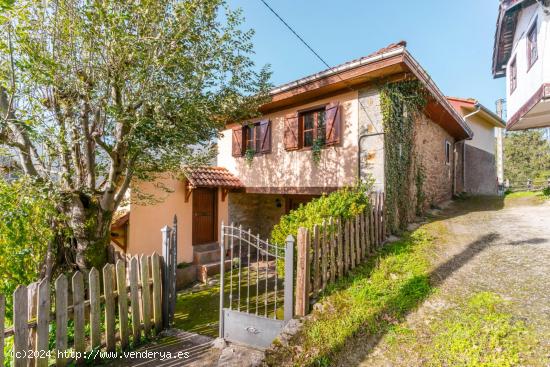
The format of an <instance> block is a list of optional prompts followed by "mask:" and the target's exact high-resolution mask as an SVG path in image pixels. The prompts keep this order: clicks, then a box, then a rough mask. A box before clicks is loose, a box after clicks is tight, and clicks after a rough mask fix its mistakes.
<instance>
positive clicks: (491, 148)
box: [466, 115, 495, 154]
mask: <svg viewBox="0 0 550 367" xmlns="http://www.w3.org/2000/svg"><path fill="white" fill-rule="evenodd" d="M468 124H469V125H470V128H471V129H472V131H473V132H474V137H473V139H472V140H466V144H467V145H470V146H472V147H476V148H478V149H481V150H484V151H486V152H487V153H490V154H495V128H494V127H493V125H491V124H489V123H487V122H486V121H485V120H483V119H482V118H481V117H480V116H479V115H473V116H472V117H470V118H468Z"/></svg>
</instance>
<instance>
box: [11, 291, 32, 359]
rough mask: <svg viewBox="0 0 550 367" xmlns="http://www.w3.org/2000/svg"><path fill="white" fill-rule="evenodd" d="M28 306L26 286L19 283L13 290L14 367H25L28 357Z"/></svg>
mask: <svg viewBox="0 0 550 367" xmlns="http://www.w3.org/2000/svg"><path fill="white" fill-rule="evenodd" d="M28 306H29V296H28V290H27V287H25V286H22V285H20V286H18V287H17V289H15V292H13V331H14V336H13V350H14V352H16V353H17V354H16V355H15V356H14V358H13V362H14V364H13V365H14V366H15V367H27V363H28V359H29V358H28V350H29V327H28V326H27V320H28V315H29V311H28Z"/></svg>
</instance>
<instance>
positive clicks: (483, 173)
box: [465, 145, 498, 195]
mask: <svg viewBox="0 0 550 367" xmlns="http://www.w3.org/2000/svg"><path fill="white" fill-rule="evenodd" d="M465 164H466V167H465V168H466V175H465V191H466V192H467V193H470V194H479V195H496V194H497V192H498V185H497V169H496V162H495V156H494V154H491V153H489V152H486V151H485V150H482V149H478V148H476V147H473V146H471V145H466V159H465Z"/></svg>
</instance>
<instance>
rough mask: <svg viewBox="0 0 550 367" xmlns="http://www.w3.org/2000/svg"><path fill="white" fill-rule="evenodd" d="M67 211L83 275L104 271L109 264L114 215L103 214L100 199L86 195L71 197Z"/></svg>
mask: <svg viewBox="0 0 550 367" xmlns="http://www.w3.org/2000/svg"><path fill="white" fill-rule="evenodd" d="M65 208H66V209H65V213H64V214H66V215H67V217H68V225H69V227H70V229H71V231H72V248H73V251H74V259H75V262H76V266H77V267H78V269H79V270H83V271H86V270H89V269H91V268H92V267H96V268H97V269H101V268H102V267H103V265H105V263H106V262H107V247H108V245H109V240H110V227H111V218H112V216H113V212H112V211H105V210H103V209H102V208H101V206H100V205H99V198H97V197H93V196H92V197H90V196H88V195H86V194H83V193H80V194H79V193H75V194H71V196H70V200H68V205H67V206H66V207H65Z"/></svg>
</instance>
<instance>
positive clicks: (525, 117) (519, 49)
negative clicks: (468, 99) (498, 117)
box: [493, 0, 550, 130]
mask: <svg viewBox="0 0 550 367" xmlns="http://www.w3.org/2000/svg"><path fill="white" fill-rule="evenodd" d="M493 76H494V77H495V78H501V77H506V79H507V93H506V95H507V110H508V112H507V115H508V121H507V129H508V130H525V129H532V128H539V127H549V126H550V0H501V2H500V8H499V15H498V20H497V29H496V33H495V44H494V50H493Z"/></svg>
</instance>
